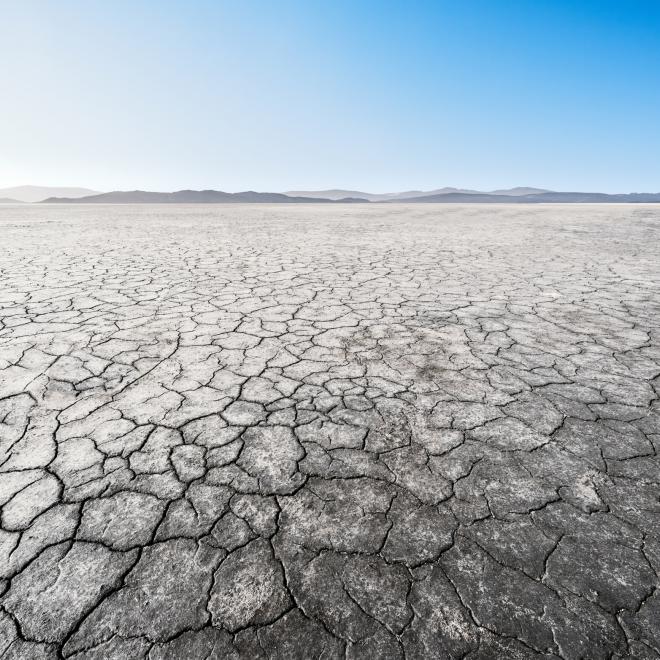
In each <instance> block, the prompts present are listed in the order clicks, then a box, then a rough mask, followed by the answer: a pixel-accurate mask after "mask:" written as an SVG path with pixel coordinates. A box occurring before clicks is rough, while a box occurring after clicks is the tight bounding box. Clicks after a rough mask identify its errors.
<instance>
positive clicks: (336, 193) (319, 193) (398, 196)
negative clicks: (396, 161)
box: [286, 187, 551, 202]
mask: <svg viewBox="0 0 660 660" xmlns="http://www.w3.org/2000/svg"><path fill="white" fill-rule="evenodd" d="M545 192H551V191H549V190H545V189H544V188H521V187H519V188H509V189H507V190H492V191H487V192H482V191H479V190H470V189H466V188H438V189H437V190H426V191H425V190H407V191H405V192H396V193H368V192H360V191H359V190H341V189H336V188H335V189H332V190H295V191H289V192H287V193H286V194H287V195H295V196H297V197H323V198H326V199H334V200H338V199H341V198H342V197H359V198H361V199H367V200H369V201H370V202H391V201H395V200H396V201H403V200H406V199H412V198H416V197H430V196H431V195H449V194H452V193H463V194H469V195H486V194H489V195H513V196H518V195H532V194H538V193H545Z"/></svg>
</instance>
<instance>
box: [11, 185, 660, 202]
mask: <svg viewBox="0 0 660 660" xmlns="http://www.w3.org/2000/svg"><path fill="white" fill-rule="evenodd" d="M344 193H351V194H346V195H343V194H344ZM317 194H318V195H324V194H328V195H331V197H322V196H319V197H312V196H308V195H309V193H302V194H300V195H293V194H284V193H269V192H256V191H254V190H247V191H245V192H238V193H228V192H223V191H221V190H179V191H177V192H152V191H148V190H130V191H129V190H124V191H122V190H117V191H114V192H108V193H99V194H96V195H88V196H86V197H49V198H48V199H45V200H43V201H44V203H50V204H65V203H66V204H196V203H201V204H216V203H224V204H228V203H229V204H230V203H262V204H279V203H288V204H302V203H306V204H309V203H315V204H316V203H318V204H333V203H359V202H369V201H372V202H389V203H396V202H400V203H435V204H439V203H440V204H449V203H463V204H486V203H487V204H539V203H546V204H560V203H564V204H572V203H580V202H583V203H584V202H586V203H612V202H621V203H631V202H632V203H636V202H638V203H644V202H646V203H649V202H660V193H627V194H608V193H598V192H556V191H551V190H542V189H540V188H511V189H509V190H497V191H493V192H477V191H469V190H459V189H457V188H441V189H440V190H439V191H436V192H431V193H417V194H416V193H414V191H410V192H408V193H385V194H383V195H370V194H369V193H360V192H358V191H348V190H328V191H319V192H318V193H317ZM340 194H342V195H343V196H342V197H340V196H339V195H340ZM363 195H366V196H367V197H363ZM404 195H410V197H405V196H404ZM369 197H371V199H369ZM7 201H13V200H7Z"/></svg>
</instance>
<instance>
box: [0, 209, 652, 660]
mask: <svg viewBox="0 0 660 660" xmlns="http://www.w3.org/2000/svg"><path fill="white" fill-rule="evenodd" d="M659 391H660V206H657V205H656V206H654V205H641V204H640V205H608V204H594V205H581V204H569V205H562V204H557V205H517V206H506V205H492V206H491V205H487V204H481V205H474V206H461V205H452V204H445V205H435V204H419V205H409V206H406V205H400V204H371V205H361V204H354V205H349V204H347V205H342V204H338V205H334V204H323V205H312V204H309V205H308V204H302V205H287V204H282V205H261V204H253V205H242V204H228V205H187V206H179V205H166V204H163V205H140V206H123V205H116V206H100V205H76V206H68V205H57V206H49V205H39V204H35V205H29V206H27V205H24V206H4V207H0V507H1V508H0V657H3V658H6V659H7V660H9V659H24V658H25V659H30V660H37V659H41V658H43V659H51V658H52V659H62V658H72V659H73V658H75V659H77V660H82V659H87V660H92V659H98V660H105V659H108V658H110V659H117V660H120V659H125V658H130V659H141V658H146V659H149V660H165V659H171V660H175V659H179V658H207V659H224V658H251V659H252V658H324V659H331V658H439V659H444V658H448V659H449V658H451V659H459V658H460V659H466V660H467V659H469V660H477V659H480V660H489V659H491V658H520V659H526V658H539V659H540V658H543V659H550V658H562V659H566V660H568V659H578V658H588V659H592V658H595V659H596V658H597V659H600V658H603V659H605V658H608V659H610V658H611V659H613V658H636V659H642V660H643V659H651V658H660V590H659V589H658V586H659V578H658V576H659V574H660V459H659V457H658V451H659V450H660V400H659Z"/></svg>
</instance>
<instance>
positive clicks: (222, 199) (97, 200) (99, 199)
mask: <svg viewBox="0 0 660 660" xmlns="http://www.w3.org/2000/svg"><path fill="white" fill-rule="evenodd" d="M43 201H44V202H45V203H48V204H56V203H66V204H71V203H76V202H77V203H83V204H200V203H201V204H218V203H225V204H226V203H246V202H247V203H262V204H263V203H266V204H277V203H281V202H287V203H305V204H309V203H317V202H318V203H321V204H327V203H331V202H335V201H338V202H366V201H368V200H366V199H354V198H351V197H346V198H344V199H339V200H331V199H324V198H319V197H292V196H290V195H285V194H284V193H262V192H255V191H254V190H247V191H245V192H238V193H227V192H222V191H221V190H179V191H177V192H170V193H168V192H149V191H147V190H131V191H119V190H118V191H115V192H108V193H99V194H98V195H90V196H88V197H77V198H71V197H49V198H48V199H44V200H43Z"/></svg>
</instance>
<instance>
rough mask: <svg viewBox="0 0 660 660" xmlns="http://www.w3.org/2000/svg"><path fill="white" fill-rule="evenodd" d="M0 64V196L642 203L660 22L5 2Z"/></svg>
mask: <svg viewBox="0 0 660 660" xmlns="http://www.w3.org/2000/svg"><path fill="white" fill-rule="evenodd" d="M0 61H1V62H2V64H1V65H0V187H5V186H10V185H19V184H28V183H31V184H38V185H80V186H87V187H91V188H95V189H99V190H111V189H134V188H142V189H151V190H172V189H180V188H216V189H221V190H228V191H237V190H245V189H256V190H272V191H279V190H288V189H315V188H330V187H342V188H357V189H361V190H368V191H372V192H382V191H390V190H405V189H409V188H422V189H430V188H436V187H441V186H459V187H470V188H479V189H493V188H498V187H509V186H515V185H530V186H540V187H548V188H553V189H560V190H600V191H604V192H628V191H652V192H660V1H659V0H647V1H644V0H593V1H590V0H447V1H443V0H435V1H432V2H424V1H417V2H404V1H403V0H400V1H397V2H388V1H387V0H379V1H374V2H368V1H364V2H361V1H360V0H352V1H343V0H332V1H327V2H320V1H315V0H300V1H289V2H287V1H286V0H281V1H278V2H271V1H263V2H251V1H250V0H235V1H226V2H222V1H220V0H216V1H213V2H211V1H208V2H205V1H203V0H198V1H184V0H181V1H174V0H173V1H168V0H153V1H147V0H142V1H140V0H133V1H130V2H129V1H122V0H112V1H108V2H101V1H100V0H97V1H94V0H92V1H83V0H80V1H78V2H73V1H70V0H51V1H50V2H46V1H44V2H39V1H36V0H15V1H13V2H10V1H9V0H8V1H7V2H2V3H0Z"/></svg>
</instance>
